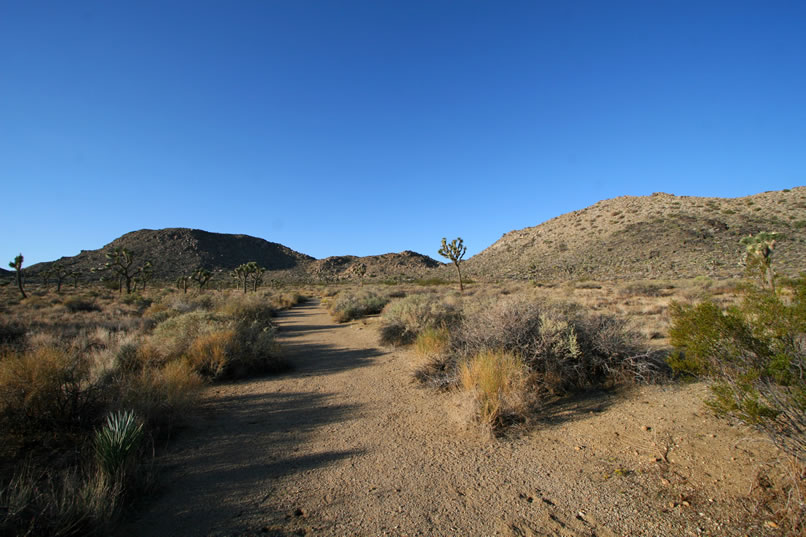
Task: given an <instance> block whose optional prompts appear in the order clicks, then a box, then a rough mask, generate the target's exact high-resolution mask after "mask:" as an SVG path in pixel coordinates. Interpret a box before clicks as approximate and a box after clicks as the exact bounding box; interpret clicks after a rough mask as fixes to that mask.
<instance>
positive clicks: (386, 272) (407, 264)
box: [307, 250, 442, 281]
mask: <svg viewBox="0 0 806 537" xmlns="http://www.w3.org/2000/svg"><path fill="white" fill-rule="evenodd" d="M441 264H442V263H440V262H438V261H436V260H434V259H432V258H430V257H428V256H426V255H423V254H418V253H417V252H412V251H410V250H406V251H404V252H400V253H391V254H382V255H370V256H365V257H356V256H353V255H344V256H333V257H327V258H325V259H319V260H317V261H314V262H313V263H311V264H310V265H309V266H308V268H307V269H308V272H309V274H310V275H311V277H312V278H313V279H316V280H357V279H360V278H362V274H361V267H363V268H364V269H365V272H364V274H363V278H364V279H365V281H372V280H385V279H396V280H407V279H415V278H420V277H422V276H423V275H424V274H425V273H426V272H428V271H429V270H430V269H433V268H436V267H439V266H440V265H441Z"/></svg>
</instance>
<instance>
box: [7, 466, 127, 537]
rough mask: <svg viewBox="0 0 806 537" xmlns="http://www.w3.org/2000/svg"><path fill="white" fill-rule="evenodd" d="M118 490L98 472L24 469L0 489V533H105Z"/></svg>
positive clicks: (60, 536)
mask: <svg viewBox="0 0 806 537" xmlns="http://www.w3.org/2000/svg"><path fill="white" fill-rule="evenodd" d="M120 500H121V490H120V488H119V487H118V486H117V485H116V484H115V483H114V482H112V481H111V480H110V479H109V478H107V476H106V475H105V474H104V473H103V472H100V471H91V470H87V471H79V470H71V471H67V472H64V473H59V474H50V473H42V471H41V470H38V469H36V468H33V467H31V466H30V465H24V466H23V467H22V468H21V469H20V470H19V471H18V472H17V473H16V474H15V475H14V476H13V477H12V478H11V479H10V480H9V481H8V483H6V484H5V485H4V486H2V487H0V506H2V507H1V508H0V535H9V536H11V535H19V536H29V535H48V536H52V537H83V536H94V535H98V536H101V535H108V534H109V531H110V529H111V523H112V522H113V521H114V520H115V518H116V516H117V515H118V514H119V511H120V503H121V502H120Z"/></svg>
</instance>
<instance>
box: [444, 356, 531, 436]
mask: <svg viewBox="0 0 806 537" xmlns="http://www.w3.org/2000/svg"><path fill="white" fill-rule="evenodd" d="M527 376H528V373H527V368H526V366H525V364H524V362H523V359H522V358H521V357H520V356H519V355H518V354H516V353H513V352H507V351H500V350H499V351H494V350H483V351H481V352H479V353H478V354H476V355H474V356H472V357H470V358H468V359H467V360H464V361H462V362H461V363H460V364H459V381H460V384H461V386H462V388H463V389H464V390H465V391H467V392H470V393H472V394H473V396H474V399H475V401H476V412H477V418H478V420H479V421H480V422H481V423H483V424H485V425H487V426H489V427H491V428H492V429H493V430H496V429H499V428H500V427H501V426H503V425H506V424H507V422H510V421H513V420H518V419H520V418H521V417H522V416H523V414H524V409H525V404H526V397H527V396H528V393H527V389H526V380H527Z"/></svg>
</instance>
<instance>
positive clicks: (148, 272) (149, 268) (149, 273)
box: [134, 261, 154, 291]
mask: <svg viewBox="0 0 806 537" xmlns="http://www.w3.org/2000/svg"><path fill="white" fill-rule="evenodd" d="M153 277H154V267H153V265H152V264H151V261H146V262H145V263H143V266H142V267H141V268H140V272H139V274H138V275H137V278H136V279H135V280H134V282H135V283H134V288H135V290H136V289H137V282H140V283H142V284H143V291H145V290H146V284H147V283H148V282H150V281H151V278H153Z"/></svg>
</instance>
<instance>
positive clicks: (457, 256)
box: [437, 237, 467, 291]
mask: <svg viewBox="0 0 806 537" xmlns="http://www.w3.org/2000/svg"><path fill="white" fill-rule="evenodd" d="M465 252H467V247H466V246H465V245H464V243H463V242H462V237H458V238H456V239H453V240H452V241H451V242H448V241H447V240H445V237H442V248H440V249H439V252H437V253H439V255H441V256H442V257H444V258H447V259H450V260H451V261H452V262H453V264H454V265H456V272H457V273H458V274H459V290H460V291H464V290H465V287H464V285H462V271H461V269H460V268H459V262H460V261H461V260H462V258H463V257H464V256H465Z"/></svg>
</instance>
